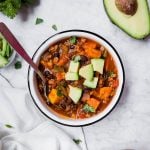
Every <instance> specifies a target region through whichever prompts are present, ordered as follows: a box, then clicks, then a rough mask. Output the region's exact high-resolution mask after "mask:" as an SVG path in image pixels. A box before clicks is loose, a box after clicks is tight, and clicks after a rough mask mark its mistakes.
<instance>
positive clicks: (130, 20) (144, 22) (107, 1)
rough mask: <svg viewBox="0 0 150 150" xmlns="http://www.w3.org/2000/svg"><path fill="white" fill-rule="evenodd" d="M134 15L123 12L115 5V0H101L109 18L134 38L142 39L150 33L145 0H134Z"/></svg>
mask: <svg viewBox="0 0 150 150" xmlns="http://www.w3.org/2000/svg"><path fill="white" fill-rule="evenodd" d="M136 1H137V9H136V12H135V14H134V15H129V14H125V13H124V12H122V11H120V10H119V9H118V7H117V5H116V0H103V3H104V7H105V11H106V13H107V15H108V17H109V18H110V20H111V21H112V22H113V23H114V24H115V25H117V26H118V27H119V28H121V29H122V30H123V31H125V32H126V33H127V34H128V35H130V36H131V37H133V38H136V39H143V38H145V37H147V36H148V35H149V34H150V11H149V7H148V2H147V0H136Z"/></svg>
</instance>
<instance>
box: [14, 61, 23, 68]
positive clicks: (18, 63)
mask: <svg viewBox="0 0 150 150" xmlns="http://www.w3.org/2000/svg"><path fill="white" fill-rule="evenodd" d="M21 67H22V64H21V62H20V61H17V62H16V63H15V69H20V68H21Z"/></svg>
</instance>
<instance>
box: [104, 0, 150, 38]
mask: <svg viewBox="0 0 150 150" xmlns="http://www.w3.org/2000/svg"><path fill="white" fill-rule="evenodd" d="M144 1H145V2H146V6H147V8H146V9H147V10H148V12H149V18H148V20H149V32H148V33H147V34H145V35H143V36H136V35H134V34H132V33H130V32H129V31H128V30H125V29H123V28H122V27H121V26H120V25H119V24H118V22H116V21H114V20H113V18H112V17H111V15H109V13H108V11H107V7H106V3H105V2H106V0H103V5H104V9H105V12H106V14H107V16H108V18H109V19H110V21H111V22H112V23H113V24H114V25H116V26H118V27H119V28H120V29H121V30H122V31H124V32H125V33H127V34H128V35H129V36H130V37H132V38H134V39H137V40H141V39H145V38H146V37H148V36H149V35H150V8H149V6H148V1H147V0H144Z"/></svg>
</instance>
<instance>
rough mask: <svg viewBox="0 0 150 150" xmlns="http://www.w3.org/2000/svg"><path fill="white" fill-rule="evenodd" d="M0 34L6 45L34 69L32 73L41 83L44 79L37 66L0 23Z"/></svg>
mask: <svg viewBox="0 0 150 150" xmlns="http://www.w3.org/2000/svg"><path fill="white" fill-rule="evenodd" d="M0 33H1V34H2V35H3V36H4V38H5V39H6V40H7V41H8V43H9V44H10V45H11V46H12V47H13V49H14V50H15V51H16V52H17V53H18V54H19V55H20V56H21V57H22V58H23V59H24V60H25V61H26V62H27V63H28V64H29V65H30V66H31V67H32V68H33V69H34V71H35V72H36V73H37V74H38V75H39V76H40V77H41V79H42V80H43V81H45V78H44V77H43V75H42V73H41V72H40V70H39V69H38V66H37V65H36V64H35V63H34V62H33V60H32V59H31V58H30V57H29V55H28V54H27V52H26V51H25V50H24V48H23V47H22V46H21V44H20V43H19V42H18V40H17V39H16V38H15V36H14V35H13V34H12V32H11V31H10V30H9V29H8V27H7V26H6V25H5V24H4V23H2V22H0Z"/></svg>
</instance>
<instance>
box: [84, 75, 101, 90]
mask: <svg viewBox="0 0 150 150" xmlns="http://www.w3.org/2000/svg"><path fill="white" fill-rule="evenodd" d="M97 82H98V78H97V77H94V79H93V80H92V81H89V80H85V81H84V83H83V85H85V86H87V87H89V88H92V89H94V88H96V86H97Z"/></svg>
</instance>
